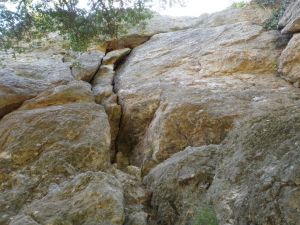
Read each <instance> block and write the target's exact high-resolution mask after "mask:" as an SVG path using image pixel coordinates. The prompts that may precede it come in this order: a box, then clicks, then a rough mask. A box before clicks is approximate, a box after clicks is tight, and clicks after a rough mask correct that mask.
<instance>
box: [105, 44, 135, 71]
mask: <svg viewBox="0 0 300 225" xmlns="http://www.w3.org/2000/svg"><path fill="white" fill-rule="evenodd" d="M130 51H131V49H130V48H124V49H119V50H115V51H111V52H109V53H107V54H106V55H105V57H104V58H103V62H102V64H103V65H114V66H115V67H116V65H117V64H118V63H119V62H120V61H122V60H123V59H124V58H125V57H126V56H127V55H128V54H129V53H130Z"/></svg>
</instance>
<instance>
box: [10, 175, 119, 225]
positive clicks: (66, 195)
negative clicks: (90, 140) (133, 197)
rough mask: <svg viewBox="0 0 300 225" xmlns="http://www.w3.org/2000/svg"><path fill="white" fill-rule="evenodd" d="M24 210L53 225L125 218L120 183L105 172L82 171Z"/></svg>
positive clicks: (102, 224)
mask: <svg viewBox="0 0 300 225" xmlns="http://www.w3.org/2000/svg"><path fill="white" fill-rule="evenodd" d="M22 211H23V214H25V215H28V216H30V217H32V218H34V221H37V222H38V223H40V224H51V225H55V224H70V225H71V224H74V223H76V224H82V225H122V224H123V223H124V219H125V215H124V200H123V190H122V188H121V185H120V183H119V182H118V180H117V179H116V178H115V177H113V176H111V175H108V174H106V173H102V172H87V173H82V174H79V175H77V176H76V177H74V178H73V179H72V180H70V181H65V182H63V183H62V184H60V185H58V186H56V187H55V188H52V189H51V190H49V192H48V194H47V195H46V196H45V197H43V198H42V199H39V200H35V201H33V202H32V203H31V204H30V205H28V206H26V207H25V208H24V209H23V210H22ZM17 219H18V217H17V218H15V219H13V221H12V222H11V223H10V224H11V225H12V224H18V223H17V222H14V220H17ZM25 224H28V223H25Z"/></svg>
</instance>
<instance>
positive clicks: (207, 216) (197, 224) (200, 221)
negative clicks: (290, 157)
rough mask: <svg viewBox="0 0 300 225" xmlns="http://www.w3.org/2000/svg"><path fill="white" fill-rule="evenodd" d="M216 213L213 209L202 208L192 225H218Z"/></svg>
mask: <svg viewBox="0 0 300 225" xmlns="http://www.w3.org/2000/svg"><path fill="white" fill-rule="evenodd" d="M218 224H219V223H218V219H217V216H216V213H215V211H214V209H213V208H212V207H205V208H202V209H201V210H200V211H199V213H198V214H197V215H196V217H195V219H194V221H193V223H192V225H218Z"/></svg>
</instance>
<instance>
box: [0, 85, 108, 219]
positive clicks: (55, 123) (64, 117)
mask: <svg viewBox="0 0 300 225" xmlns="http://www.w3.org/2000/svg"><path fill="white" fill-rule="evenodd" d="M79 92H80V93H79ZM93 99H94V98H93V95H92V91H91V90H90V86H89V84H87V83H85V82H71V83H70V84H69V85H62V86H58V87H56V88H54V89H52V90H48V91H46V92H45V93H41V94H40V95H39V96H37V97H36V98H34V99H32V100H30V101H28V102H25V103H24V104H23V106H22V107H21V108H20V109H19V110H16V111H14V112H12V113H10V114H8V115H6V116H5V117H4V118H3V119H2V120H1V121H0V134H1V137H0V146H1V147H0V178H1V182H0V183H1V185H0V190H1V194H0V208H2V209H5V210H4V211H2V212H1V213H0V218H2V217H5V218H6V219H5V220H4V221H6V220H7V219H8V218H10V217H11V216H13V215H15V214H16V212H18V211H19V210H20V208H21V207H22V206H23V205H24V204H25V203H28V202H30V201H31V199H39V198H41V197H42V196H44V195H45V194H47V193H48V188H49V187H50V184H52V183H61V182H63V181H64V180H66V179H69V178H70V177H73V176H76V175H77V174H78V173H82V172H86V171H99V170H106V169H108V168H109V167H110V147H111V146H110V143H111V138H110V127H109V122H108V118H107V115H106V113H105V109H104V107H103V106H100V105H98V104H96V103H95V102H94V100H93ZM62 207H63V206H62ZM4 224H5V222H4Z"/></svg>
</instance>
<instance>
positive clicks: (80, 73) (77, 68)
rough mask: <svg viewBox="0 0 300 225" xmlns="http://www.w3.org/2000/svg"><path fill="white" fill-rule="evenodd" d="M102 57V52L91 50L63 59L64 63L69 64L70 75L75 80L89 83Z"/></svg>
mask: <svg viewBox="0 0 300 225" xmlns="http://www.w3.org/2000/svg"><path fill="white" fill-rule="evenodd" d="M104 55H105V54H104V52H101V51H97V50H92V51H89V52H81V53H73V54H71V55H70V56H69V57H65V58H64V61H65V62H69V64H70V68H71V70H72V74H73V76H74V78H75V79H76V80H84V81H87V82H90V81H91V79H92V78H93V77H94V75H95V74H96V73H97V71H98V69H99V67H100V65H101V61H102V59H103V57H104Z"/></svg>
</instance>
